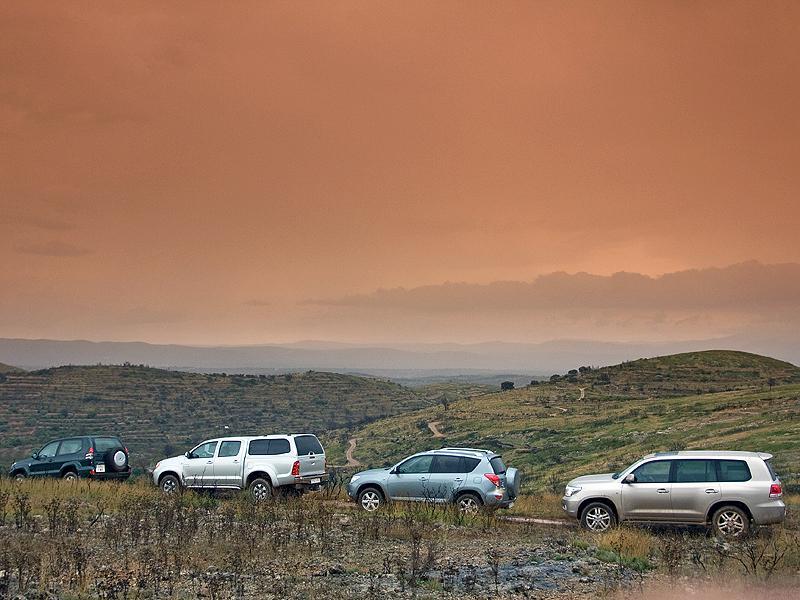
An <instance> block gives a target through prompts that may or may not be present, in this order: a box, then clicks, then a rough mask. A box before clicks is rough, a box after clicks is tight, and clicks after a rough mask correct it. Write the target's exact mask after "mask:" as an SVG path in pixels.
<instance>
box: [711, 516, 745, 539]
mask: <svg viewBox="0 0 800 600" xmlns="http://www.w3.org/2000/svg"><path fill="white" fill-rule="evenodd" d="M744 528H745V524H744V518H743V517H742V515H741V513H739V512H737V511H735V510H726V511H723V512H721V513H720V514H719V516H717V529H718V530H719V532H720V533H721V534H722V535H724V536H725V537H738V536H740V535H741V534H742V533H743V532H744Z"/></svg>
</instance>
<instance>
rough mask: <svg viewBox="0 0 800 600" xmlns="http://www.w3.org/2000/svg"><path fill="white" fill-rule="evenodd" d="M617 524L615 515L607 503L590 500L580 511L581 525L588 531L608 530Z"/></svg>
mask: <svg viewBox="0 0 800 600" xmlns="http://www.w3.org/2000/svg"><path fill="white" fill-rule="evenodd" d="M616 524H617V517H616V515H615V514H614V511H613V510H611V507H609V506H608V504H603V503H602V502H592V503H591V504H589V505H588V506H586V508H584V509H583V512H582V513H581V527H583V528H584V529H587V530H589V531H594V532H597V533H599V532H602V531H608V530H609V529H611V528H612V527H614V525H616Z"/></svg>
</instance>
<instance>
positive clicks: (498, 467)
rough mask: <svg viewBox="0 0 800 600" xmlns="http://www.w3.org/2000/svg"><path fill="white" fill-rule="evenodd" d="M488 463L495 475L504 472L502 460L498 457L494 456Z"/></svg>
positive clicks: (504, 466) (504, 467)
mask: <svg viewBox="0 0 800 600" xmlns="http://www.w3.org/2000/svg"><path fill="white" fill-rule="evenodd" d="M489 462H490V463H491V464H492V470H493V471H494V473H495V475H503V474H504V473H505V472H506V465H505V463H504V462H503V459H502V458H500V457H499V456H495V457H494V458H493V459H492V460H490V461H489ZM473 468H474V467H473Z"/></svg>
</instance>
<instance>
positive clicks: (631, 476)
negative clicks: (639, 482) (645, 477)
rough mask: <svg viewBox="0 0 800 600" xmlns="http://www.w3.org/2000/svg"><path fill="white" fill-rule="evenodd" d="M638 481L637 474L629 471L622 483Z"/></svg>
mask: <svg viewBox="0 0 800 600" xmlns="http://www.w3.org/2000/svg"><path fill="white" fill-rule="evenodd" d="M635 481H636V475H634V474H633V473H628V474H627V475H625V478H624V479H623V480H622V483H634V482H635Z"/></svg>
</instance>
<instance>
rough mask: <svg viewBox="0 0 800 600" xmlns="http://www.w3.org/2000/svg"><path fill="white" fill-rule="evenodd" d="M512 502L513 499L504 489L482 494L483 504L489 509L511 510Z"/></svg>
mask: <svg viewBox="0 0 800 600" xmlns="http://www.w3.org/2000/svg"><path fill="white" fill-rule="evenodd" d="M498 496H499V498H498ZM514 500H515V498H512V497H511V496H509V494H508V490H507V489H505V488H497V489H496V490H492V491H490V492H485V493H484V494H483V504H484V506H488V507H489V508H511V507H512V506H514Z"/></svg>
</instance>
